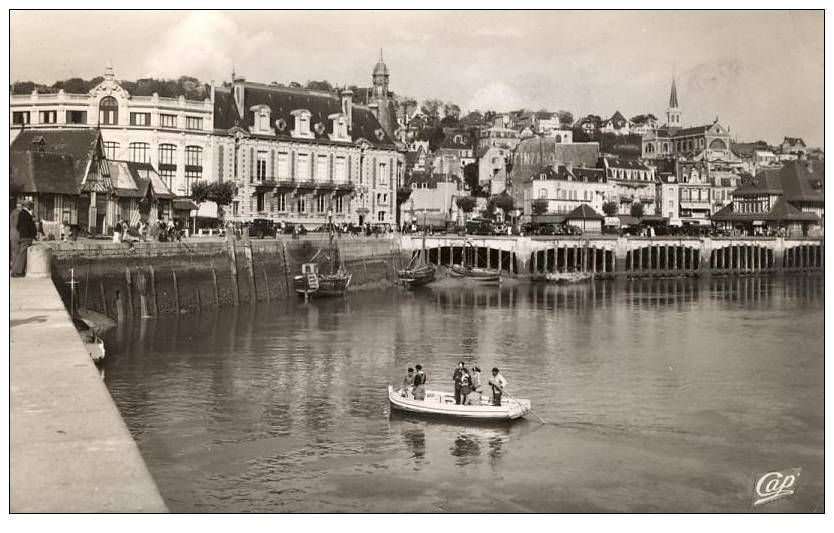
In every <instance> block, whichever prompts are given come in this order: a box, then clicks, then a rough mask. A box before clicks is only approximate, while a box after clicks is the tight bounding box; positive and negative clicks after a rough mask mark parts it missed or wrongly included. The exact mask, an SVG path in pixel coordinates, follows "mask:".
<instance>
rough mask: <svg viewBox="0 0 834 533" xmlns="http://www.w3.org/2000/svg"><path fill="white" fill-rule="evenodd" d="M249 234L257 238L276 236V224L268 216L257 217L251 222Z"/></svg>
mask: <svg viewBox="0 0 834 533" xmlns="http://www.w3.org/2000/svg"><path fill="white" fill-rule="evenodd" d="M249 236H250V237H254V238H257V239H263V238H264V237H275V224H273V223H272V221H271V220H268V219H266V218H256V219H255V220H253V221H252V223H251V224H249Z"/></svg>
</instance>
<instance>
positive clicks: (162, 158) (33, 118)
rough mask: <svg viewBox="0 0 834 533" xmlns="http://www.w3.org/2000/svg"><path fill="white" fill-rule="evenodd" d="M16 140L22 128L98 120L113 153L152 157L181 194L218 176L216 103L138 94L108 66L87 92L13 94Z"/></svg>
mask: <svg viewBox="0 0 834 533" xmlns="http://www.w3.org/2000/svg"><path fill="white" fill-rule="evenodd" d="M9 106H10V111H11V113H10V114H11V124H10V137H11V140H14V138H15V137H16V136H17V134H18V133H19V132H20V131H21V129H23V128H38V129H41V128H47V129H65V128H66V129H70V128H89V127H90V126H93V127H96V126H98V127H99V128H100V129H101V135H102V138H103V140H104V153H105V156H106V157H107V158H108V159H117V160H124V161H131V162H135V163H149V164H151V165H153V167H154V168H155V169H157V170H158V172H159V175H160V177H161V178H162V180H163V181H164V182H165V184H166V185H167V186H168V187H169V188H170V189H171V190H172V191H173V192H174V193H175V194H177V195H179V196H187V195H188V194H190V192H191V190H190V186H191V184H192V183H194V182H195V181H197V180H209V181H211V180H214V179H215V172H214V168H213V166H212V162H213V161H214V158H213V157H211V154H212V153H213V149H214V146H215V144H216V141H215V139H214V135H213V131H214V130H213V124H212V112H213V103H212V100H211V97H210V98H206V99H205V100H202V101H194V100H187V99H186V98H185V97H184V96H180V97H179V98H161V97H159V96H158V95H156V94H154V95H152V96H134V95H131V94H130V93H128V92H127V91H126V90H125V89H124V88H123V87H122V86H121V85H119V82H118V81H117V80H116V78H115V76H114V73H113V69H112V68H108V69H106V72H105V75H104V80H103V81H102V82H101V83H99V84H98V85H97V86H96V87H94V88H93V89H92V90H90V92H89V93H87V94H69V93H65V92H64V91H63V90H61V91H59V92H58V93H52V94H38V92H37V91H33V92H32V93H31V94H27V95H12V96H11V101H10V104H9Z"/></svg>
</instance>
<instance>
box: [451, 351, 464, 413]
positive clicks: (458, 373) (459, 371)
mask: <svg viewBox="0 0 834 533" xmlns="http://www.w3.org/2000/svg"><path fill="white" fill-rule="evenodd" d="M465 371H466V367H465V366H463V361H460V362H459V363H458V367H457V368H455V372H454V373H453V374H452V381H453V382H454V383H455V405H460V388H461V378H462V377H463V373H464V372H465Z"/></svg>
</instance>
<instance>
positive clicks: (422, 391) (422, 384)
mask: <svg viewBox="0 0 834 533" xmlns="http://www.w3.org/2000/svg"><path fill="white" fill-rule="evenodd" d="M416 368H417V373H416V374H414V381H413V383H414V399H415V400H425V399H426V375H425V374H424V373H423V367H422V366H420V365H417V367H416Z"/></svg>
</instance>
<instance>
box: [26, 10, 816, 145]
mask: <svg viewBox="0 0 834 533" xmlns="http://www.w3.org/2000/svg"><path fill="white" fill-rule="evenodd" d="M380 47H381V48H383V49H384V54H385V62H386V63H387V64H388V67H389V69H390V71H391V89H392V90H393V91H395V92H397V93H398V94H404V95H408V96H413V97H415V98H417V99H418V100H424V99H426V98H440V99H442V100H444V101H452V102H454V103H457V104H458V105H460V106H461V108H463V109H464V110H471V109H480V110H486V109H494V110H499V111H506V110H510V109H517V108H520V107H525V108H529V109H540V108H547V109H549V110H554V111H555V110H559V109H566V110H569V111H571V112H573V114H574V116H576V117H578V116H579V115H582V114H587V113H595V114H599V115H602V116H604V117H607V116H610V115H611V114H612V113H613V112H614V111H616V110H617V109H619V110H620V111H622V113H623V114H624V115H626V117H632V116H634V115H637V114H640V113H646V112H651V113H654V114H655V115H657V116H658V117H659V118H661V119H663V113H664V111H665V109H666V106H667V103H668V100H669V86H670V82H671V78H672V75H673V71H674V72H675V73H676V76H677V78H678V99H679V102H680V106H681V108H682V110H683V117H682V118H683V123H684V124H685V125H699V124H702V123H711V122H712V121H713V120H714V119H715V117H716V116H718V117H719V119H720V121H721V123H722V124H724V125H726V126H729V127H730V131H731V134H732V135H733V136H734V137H736V138H738V140H739V141H753V140H756V139H760V138H761V139H764V140H767V141H768V142H771V143H776V142H779V141H781V139H782V137H784V136H786V135H788V136H792V137H803V138H804V139H805V141H806V142H807V143H808V144H810V145H815V146H821V145H822V143H823V96H824V95H823V15H822V12H821V11H819V12H779V11H767V12H707V11H697V12H647V11H642V12H612V11H605V12H601V11H595V12H565V11H552V12H512V13H509V12H454V11H444V12H325V13H322V12H173V11H172V12H162V13H154V12H146V11H143V12H106V11H101V12H81V11H73V12H49V13H45V12H12V14H11V75H12V80H18V81H20V80H32V81H37V82H44V83H52V82H53V81H55V80H58V79H65V78H68V77H74V76H77V77H83V78H91V77H93V76H96V75H100V74H102V73H103V71H104V67H105V65H106V64H107V62H108V60H109V61H112V63H113V66H114V68H115V71H116V76H117V77H118V78H123V79H131V80H132V79H136V78H139V77H146V76H154V77H178V76H180V75H183V74H185V75H191V76H195V77H198V78H200V79H201V80H204V81H211V80H216V81H220V80H228V79H229V78H230V75H231V70H232V66H233V65H234V67H235V69H236V70H237V72H239V73H241V74H242V75H244V76H246V78H247V79H248V80H250V81H258V82H270V81H278V82H284V83H288V82H291V81H298V82H300V83H304V82H306V81H307V80H310V79H317V80H318V79H327V80H329V81H331V82H333V83H337V84H357V85H360V86H367V85H370V82H371V71H372V69H373V66H374V64H375V63H376V61H377V57H378V54H379V48H380Z"/></svg>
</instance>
